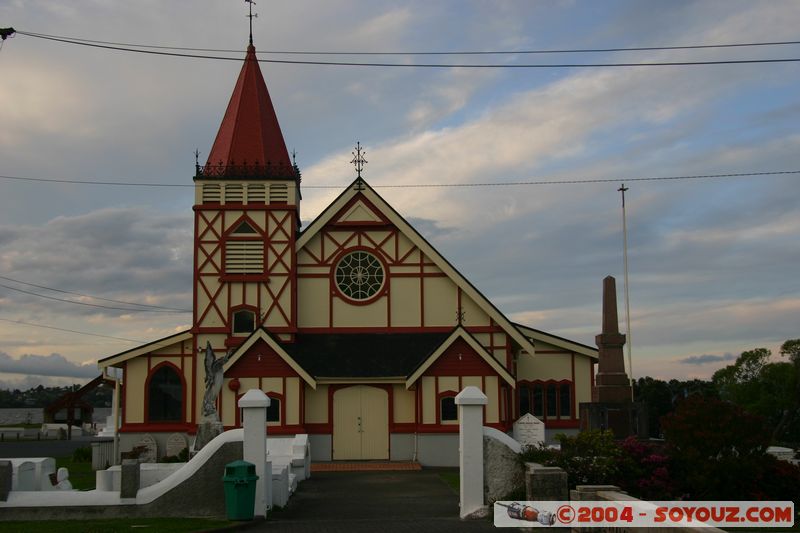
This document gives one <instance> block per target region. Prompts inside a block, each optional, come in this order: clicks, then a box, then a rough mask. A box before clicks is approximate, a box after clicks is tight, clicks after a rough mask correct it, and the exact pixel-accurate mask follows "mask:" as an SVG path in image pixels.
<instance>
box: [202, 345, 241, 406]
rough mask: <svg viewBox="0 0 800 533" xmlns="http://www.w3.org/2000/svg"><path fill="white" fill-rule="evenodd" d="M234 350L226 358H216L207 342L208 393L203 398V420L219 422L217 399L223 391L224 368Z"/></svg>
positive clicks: (206, 381) (206, 382)
mask: <svg viewBox="0 0 800 533" xmlns="http://www.w3.org/2000/svg"><path fill="white" fill-rule="evenodd" d="M233 352H234V350H230V351H228V353H226V354H225V356H224V357H220V358H218V359H217V358H215V357H214V350H213V348H211V343H210V342H208V341H207V342H206V357H205V367H206V380H205V384H206V392H205V395H204V396H203V418H206V419H212V420H214V421H217V422H218V421H219V415H218V414H217V397H218V396H219V392H220V390H222V377H223V376H222V367H224V366H225V363H227V362H228V359H230V358H231V355H233Z"/></svg>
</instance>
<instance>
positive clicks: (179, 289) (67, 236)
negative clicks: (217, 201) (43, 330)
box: [0, 208, 193, 316]
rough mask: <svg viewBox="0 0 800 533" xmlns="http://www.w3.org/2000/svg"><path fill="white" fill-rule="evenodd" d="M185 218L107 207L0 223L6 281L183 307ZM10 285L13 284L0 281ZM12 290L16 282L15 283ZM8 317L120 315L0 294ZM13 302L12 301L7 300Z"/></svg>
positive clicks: (188, 241) (186, 301)
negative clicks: (35, 222) (34, 221)
mask: <svg viewBox="0 0 800 533" xmlns="http://www.w3.org/2000/svg"><path fill="white" fill-rule="evenodd" d="M190 217H191V215H190V214H189V213H185V214H184V213H182V214H180V215H171V214H164V213H154V212H152V211H150V210H148V209H145V208H105V209H100V210H97V211H92V212H89V213H85V214H82V215H77V216H59V217H56V218H54V219H52V220H50V221H49V222H47V223H46V224H44V225H43V226H31V225H23V226H0V236H5V237H4V242H3V243H2V247H0V270H2V271H3V274H4V276H7V277H9V278H13V279H18V280H21V281H29V282H32V283H37V284H40V285H46V286H49V287H55V288H59V289H65V290H71V291H75V292H81V293H88V294H95V295H100V296H104V297H106V298H113V299H117V300H127V301H134V302H139V303H145V304H150V305H161V306H167V307H176V308H189V307H190V295H191V290H192V289H191V279H192V277H191V276H192V274H191V258H192V242H193V241H192V238H191V218H190ZM3 283H4V284H9V285H11V284H12V282H8V281H3ZM15 286H16V285H15ZM19 288H21V289H24V290H32V291H33V292H39V293H44V294H47V295H49V296H56V297H59V298H67V299H75V300H78V301H83V302H86V303H94V304H100V305H106V306H110V307H127V306H124V305H122V306H121V305H119V304H114V303H109V302H102V301H97V300H91V299H87V298H81V297H75V296H70V295H64V294H54V293H50V292H48V291H46V290H42V289H32V288H31V287H28V286H24V285H19ZM0 294H1V295H2V297H3V298H6V299H9V300H10V301H9V302H8V303H7V304H6V305H4V306H3V309H4V311H5V312H6V313H4V314H7V313H9V312H14V313H16V314H17V315H18V314H20V313H21V312H26V311H27V312H34V311H37V312H47V311H50V310H63V311H69V312H71V313H73V314H74V315H84V316H85V315H97V314H101V315H109V316H120V315H123V314H125V311H120V310H112V309H100V308H96V307H88V306H78V305H69V304H66V303H60V302H53V301H50V300H43V299H39V298H36V297H35V296H30V295H23V294H18V293H13V292H10V291H8V290H7V289H0ZM12 302H13V303H12Z"/></svg>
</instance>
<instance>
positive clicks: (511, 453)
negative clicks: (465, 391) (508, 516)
mask: <svg viewBox="0 0 800 533" xmlns="http://www.w3.org/2000/svg"><path fill="white" fill-rule="evenodd" d="M483 430H484V434H483V485H484V494H485V497H486V503H488V504H489V505H491V504H492V503H494V502H495V501H497V500H504V499H507V498H508V497H509V496H511V495H512V494H513V493H516V492H521V491H522V490H523V488H524V486H525V480H524V477H523V472H524V466H523V464H522V462H521V461H520V459H519V452H520V449H519V443H517V442H516V441H515V440H513V439H512V438H511V437H509V436H508V435H506V434H505V433H501V432H500V431H498V430H496V429H492V428H487V427H484V428H483Z"/></svg>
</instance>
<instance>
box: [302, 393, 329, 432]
mask: <svg viewBox="0 0 800 533" xmlns="http://www.w3.org/2000/svg"><path fill="white" fill-rule="evenodd" d="M305 393H306V402H305V408H306V417H305V422H306V423H308V424H325V423H327V422H328V386H327V385H317V388H316V390H314V389H312V388H311V387H309V386H308V385H305Z"/></svg>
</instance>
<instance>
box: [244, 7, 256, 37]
mask: <svg viewBox="0 0 800 533" xmlns="http://www.w3.org/2000/svg"><path fill="white" fill-rule="evenodd" d="M244 1H245V2H247V4H248V8H249V11H250V13H248V14H247V15H245V17H247V18H249V19H250V46H252V45H253V18H258V13H256V14H255V15H254V14H253V6H254V5H255V4H256V3H255V2H254V1H253V0H244Z"/></svg>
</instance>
